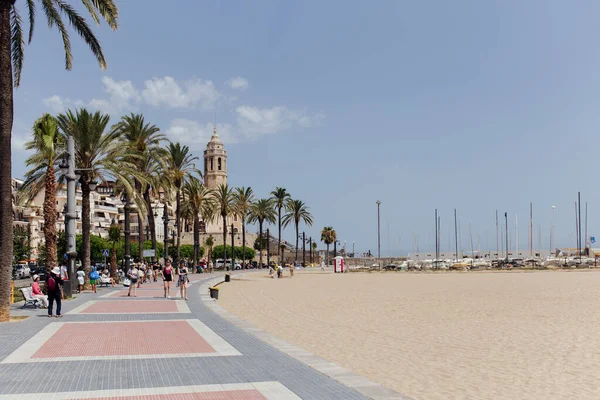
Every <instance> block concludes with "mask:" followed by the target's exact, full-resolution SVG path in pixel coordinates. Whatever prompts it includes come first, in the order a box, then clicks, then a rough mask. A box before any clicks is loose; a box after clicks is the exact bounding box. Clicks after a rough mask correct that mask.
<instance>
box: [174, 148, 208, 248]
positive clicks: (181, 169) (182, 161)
mask: <svg viewBox="0 0 600 400" xmlns="http://www.w3.org/2000/svg"><path fill="white" fill-rule="evenodd" d="M168 151H169V159H168V165H169V175H170V178H171V182H172V185H173V188H174V189H175V195H176V209H175V224H176V226H177V260H179V256H180V248H181V189H182V188H183V183H184V182H185V181H186V179H187V178H189V177H190V176H191V175H192V173H194V172H198V173H200V171H198V170H197V169H196V165H195V164H194V161H196V160H198V157H194V156H193V155H192V153H191V152H190V148H189V147H188V146H185V145H184V146H182V145H181V144H180V143H169V147H168Z"/></svg>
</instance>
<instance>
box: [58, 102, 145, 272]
mask: <svg viewBox="0 0 600 400" xmlns="http://www.w3.org/2000/svg"><path fill="white" fill-rule="evenodd" d="M57 119H58V126H59V128H60V130H61V131H62V132H63V133H64V134H65V135H67V136H72V137H73V139H74V141H75V165H77V168H78V172H79V173H80V175H81V177H80V179H79V184H80V185H81V227H82V232H81V234H82V248H81V259H82V265H83V268H84V270H86V271H87V270H88V269H89V267H90V228H91V221H90V195H91V189H90V184H92V183H95V182H96V181H97V180H98V179H101V180H102V181H106V180H109V179H108V178H112V179H115V180H116V181H118V182H119V183H120V184H121V185H122V186H123V188H124V190H126V191H127V192H128V194H129V196H130V198H133V199H134V200H137V199H138V198H139V196H135V192H134V191H133V190H132V188H131V184H130V182H131V181H132V180H134V179H132V177H135V178H137V177H140V175H139V173H138V172H137V170H136V166H135V165H134V164H132V163H131V162H130V160H131V159H132V157H133V156H134V155H133V154H132V153H131V152H130V150H129V148H128V147H127V146H123V145H122V144H121V143H120V142H119V140H118V139H119V136H120V134H119V132H118V131H115V130H113V131H110V132H106V131H105V130H106V127H107V126H108V121H109V119H110V117H109V115H108V114H103V113H101V112H99V111H96V112H94V113H91V112H89V111H88V110H86V109H85V108H82V109H79V110H77V111H76V112H75V113H73V112H72V111H71V110H68V111H67V112H66V114H60V115H59V116H58V117H57ZM136 203H137V204H138V208H139V207H140V204H139V201H136ZM142 206H143V204H142Z"/></svg>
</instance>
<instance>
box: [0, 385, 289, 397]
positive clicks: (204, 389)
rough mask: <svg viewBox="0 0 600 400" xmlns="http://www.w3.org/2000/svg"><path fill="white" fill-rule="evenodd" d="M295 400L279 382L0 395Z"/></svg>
mask: <svg viewBox="0 0 600 400" xmlns="http://www.w3.org/2000/svg"><path fill="white" fill-rule="evenodd" d="M38 399H39V400H42V399H43V400H71V399H96V400H298V399H300V397H298V396H296V395H295V394H294V393H293V392H292V391H290V390H289V389H288V388H286V387H285V386H283V385H282V384H281V383H279V382H252V383H229V384H220V385H198V386H172V387H158V388H136V389H115V390H93V391H85V392H61V393H44V394H41V393H25V394H16V395H15V394H11V395H0V400H38Z"/></svg>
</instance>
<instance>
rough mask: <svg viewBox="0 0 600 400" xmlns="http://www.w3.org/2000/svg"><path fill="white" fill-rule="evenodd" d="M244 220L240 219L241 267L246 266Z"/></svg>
mask: <svg viewBox="0 0 600 400" xmlns="http://www.w3.org/2000/svg"><path fill="white" fill-rule="evenodd" d="M245 264H246V221H245V220H242V268H245V267H246V265H245Z"/></svg>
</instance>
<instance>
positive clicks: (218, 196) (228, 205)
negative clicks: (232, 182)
mask: <svg viewBox="0 0 600 400" xmlns="http://www.w3.org/2000/svg"><path fill="white" fill-rule="evenodd" d="M213 197H214V200H215V208H216V213H217V214H218V215H220V216H221V218H222V220H223V251H224V257H223V259H224V260H227V216H228V215H232V214H235V213H236V209H235V199H234V197H233V189H232V188H230V187H229V185H227V184H222V183H221V184H219V186H218V187H217V189H215V191H214V192H213ZM231 251H232V252H233V249H231ZM231 267H232V268H233V265H232V266H231Z"/></svg>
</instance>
